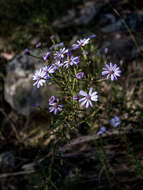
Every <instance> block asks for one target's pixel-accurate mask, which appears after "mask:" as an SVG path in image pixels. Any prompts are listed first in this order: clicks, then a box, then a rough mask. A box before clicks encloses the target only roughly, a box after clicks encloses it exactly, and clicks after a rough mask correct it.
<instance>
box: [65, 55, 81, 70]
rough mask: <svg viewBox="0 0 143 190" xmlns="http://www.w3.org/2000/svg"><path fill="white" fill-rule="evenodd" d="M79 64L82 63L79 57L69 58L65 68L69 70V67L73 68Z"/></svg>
mask: <svg viewBox="0 0 143 190" xmlns="http://www.w3.org/2000/svg"><path fill="white" fill-rule="evenodd" d="M79 62H80V61H79V56H78V57H74V56H70V57H68V58H67V60H66V61H64V67H66V68H68V67H69V65H71V66H73V65H77V64H78V63H79Z"/></svg>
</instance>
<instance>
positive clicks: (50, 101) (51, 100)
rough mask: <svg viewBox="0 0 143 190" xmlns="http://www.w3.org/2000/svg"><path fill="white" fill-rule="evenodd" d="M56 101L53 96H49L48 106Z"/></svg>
mask: <svg viewBox="0 0 143 190" xmlns="http://www.w3.org/2000/svg"><path fill="white" fill-rule="evenodd" d="M55 100H56V97H55V96H51V98H49V104H52V103H54V101H55Z"/></svg>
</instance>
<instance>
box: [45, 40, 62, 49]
mask: <svg viewBox="0 0 143 190" xmlns="http://www.w3.org/2000/svg"><path fill="white" fill-rule="evenodd" d="M63 46H64V43H63V42H61V43H59V44H55V45H52V46H51V47H50V48H49V49H50V50H53V49H55V48H57V47H63Z"/></svg>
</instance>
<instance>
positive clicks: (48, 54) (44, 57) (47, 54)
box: [43, 52, 51, 61]
mask: <svg viewBox="0 0 143 190" xmlns="http://www.w3.org/2000/svg"><path fill="white" fill-rule="evenodd" d="M50 55H51V52H47V53H46V54H45V55H44V56H43V59H44V61H47V59H48V57H49V56H50Z"/></svg>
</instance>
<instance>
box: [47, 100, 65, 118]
mask: <svg viewBox="0 0 143 190" xmlns="http://www.w3.org/2000/svg"><path fill="white" fill-rule="evenodd" d="M50 99H51V100H52V97H51V98H50ZM51 100H50V101H49V106H50V107H49V111H50V112H53V113H54V115H56V114H57V112H59V111H60V112H61V111H62V110H63V109H62V108H63V105H62V104H61V105H60V104H58V103H59V99H58V98H57V99H55V100H53V101H51Z"/></svg>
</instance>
